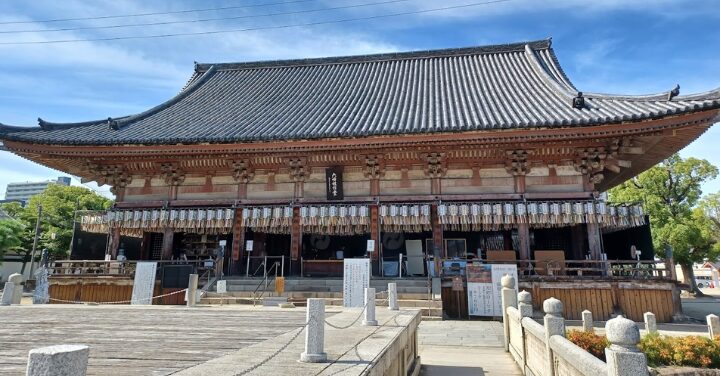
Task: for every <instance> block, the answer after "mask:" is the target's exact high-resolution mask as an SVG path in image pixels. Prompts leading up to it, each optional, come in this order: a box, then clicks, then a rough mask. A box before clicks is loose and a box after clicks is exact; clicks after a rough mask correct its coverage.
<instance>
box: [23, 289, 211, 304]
mask: <svg viewBox="0 0 720 376" xmlns="http://www.w3.org/2000/svg"><path fill="white" fill-rule="evenodd" d="M187 290H188V289H182V290H178V291H173V292H170V293H167V294H162V295H157V296H152V297H150V298H143V299H137V300H136V301H138V302H148V301H149V302H152V301H153V300H155V299H159V298H164V297H166V296H170V295H175V294H179V293H184V292H185V291H187ZM199 291H203V292H204V290H199ZM34 297H36V298H41V296H40V295H34ZM47 299H48V300H50V301H53V302H59V303H67V304H91V305H113V304H128V303H132V302H133V300H118V301H114V302H86V301H80V300H64V299H56V298H49V297H48V298H47Z"/></svg>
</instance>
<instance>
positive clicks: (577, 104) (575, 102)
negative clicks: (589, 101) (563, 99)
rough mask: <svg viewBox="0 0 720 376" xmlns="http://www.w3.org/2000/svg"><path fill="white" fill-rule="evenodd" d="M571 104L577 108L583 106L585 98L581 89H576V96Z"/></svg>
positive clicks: (580, 108)
mask: <svg viewBox="0 0 720 376" xmlns="http://www.w3.org/2000/svg"><path fill="white" fill-rule="evenodd" d="M572 106H573V108H576V109H578V110H582V109H583V108H585V98H584V97H583V93H582V91H578V93H577V96H576V97H575V98H573V100H572Z"/></svg>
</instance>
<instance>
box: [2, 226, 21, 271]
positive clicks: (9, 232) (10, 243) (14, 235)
mask: <svg viewBox="0 0 720 376" xmlns="http://www.w3.org/2000/svg"><path fill="white" fill-rule="evenodd" d="M24 227H25V226H24V225H23V224H22V223H21V222H20V221H16V220H13V219H4V220H0V264H2V261H3V257H5V254H6V253H8V252H11V251H16V250H17V249H18V247H20V245H21V244H22V241H21V238H20V235H21V233H22V232H23V230H24Z"/></svg>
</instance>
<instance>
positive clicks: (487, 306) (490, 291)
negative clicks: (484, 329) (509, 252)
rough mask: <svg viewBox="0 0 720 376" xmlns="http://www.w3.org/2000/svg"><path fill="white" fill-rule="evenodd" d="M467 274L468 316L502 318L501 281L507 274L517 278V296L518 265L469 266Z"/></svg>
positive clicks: (516, 286)
mask: <svg viewBox="0 0 720 376" xmlns="http://www.w3.org/2000/svg"><path fill="white" fill-rule="evenodd" d="M466 272H467V273H466V274H467V281H468V283H467V294H468V314H469V315H470V316H502V302H501V299H500V292H501V291H502V285H501V284H500V279H501V278H502V277H503V275H505V274H508V275H510V276H512V277H513V278H515V294H517V292H518V284H517V281H518V275H517V265H512V264H493V265H468V266H467V270H466Z"/></svg>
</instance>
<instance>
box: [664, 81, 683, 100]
mask: <svg viewBox="0 0 720 376" xmlns="http://www.w3.org/2000/svg"><path fill="white" fill-rule="evenodd" d="M678 95H680V84H677V85H675V87H674V88H673V89H672V90H670V91H669V92H668V98H667V100H672V99H673V98H675V97H677V96H678Z"/></svg>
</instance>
